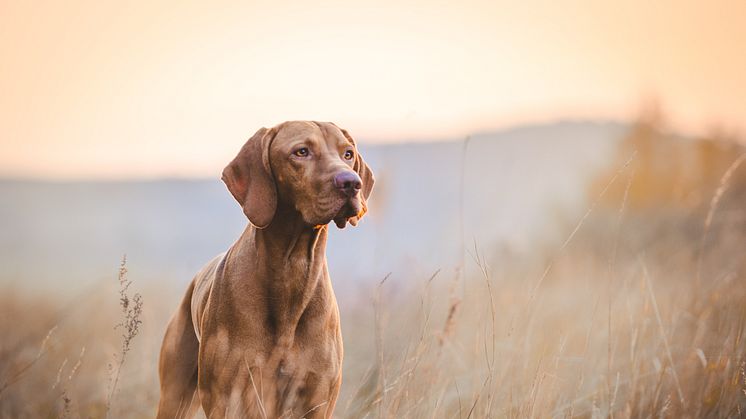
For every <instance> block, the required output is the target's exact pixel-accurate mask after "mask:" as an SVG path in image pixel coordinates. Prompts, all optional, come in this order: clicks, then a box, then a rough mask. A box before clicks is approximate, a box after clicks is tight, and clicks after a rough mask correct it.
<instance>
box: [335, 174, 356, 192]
mask: <svg viewBox="0 0 746 419" xmlns="http://www.w3.org/2000/svg"><path fill="white" fill-rule="evenodd" d="M334 187H335V188H337V189H339V190H340V191H343V192H344V193H346V194H347V195H349V196H352V195H354V194H355V193H356V192H357V191H359V190H360V188H362V187H363V182H362V181H361V180H360V176H358V175H357V173H355V172H353V171H350V170H345V171H343V172H339V173H337V174H336V175H334Z"/></svg>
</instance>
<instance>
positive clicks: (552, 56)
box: [0, 0, 746, 178]
mask: <svg viewBox="0 0 746 419" xmlns="http://www.w3.org/2000/svg"><path fill="white" fill-rule="evenodd" d="M517 3H521V4H520V5H518V4H517ZM610 3H611V2H598V1H588V2H577V1H571V2H560V1H546V2H513V1H511V2H498V1H460V2H455V1H453V2H437V1H433V0H429V1H422V2H402V1H388V0H386V1H380V0H378V1H368V2H359V3H356V2H353V1H349V0H347V1H333V2H320V1H314V2H297V3H287V2H280V1H269V2H255V1H252V2H240V3H239V2H236V3H228V2H224V3H220V2H204V1H200V2H189V1H160V2H154V1H149V2H140V3H138V2H127V1H125V2H114V1H101V0H92V1H77V0H74V1H11V0H0V175H11V176H31V177H53V178H70V177H97V178H117V177H133V176H134V177H148V176H217V174H219V172H220V170H221V169H222V167H223V166H224V164H225V163H226V162H227V161H228V160H229V159H230V158H232V157H233V155H234V154H235V152H236V151H237V150H238V148H239V147H240V145H241V144H242V143H243V141H244V140H245V139H246V138H247V137H248V136H249V135H250V134H252V133H253V132H254V131H255V130H256V129H257V128H259V127H261V126H269V125H274V124H275V123H278V122H281V121H283V120H287V119H319V120H332V121H335V122H337V123H339V124H340V125H342V126H344V127H346V128H348V129H349V130H350V131H351V132H352V133H353V135H354V136H356V137H358V138H359V139H361V140H362V141H370V142H373V141H396V140H407V139H438V138H449V137H450V138H453V137H460V136H463V135H465V134H468V133H470V132H475V131H486V130H491V129H496V128H504V127H508V126H511V125H515V124H521V123H527V122H542V121H551V120H556V119H562V118H614V119H626V118H630V117H633V116H634V115H635V114H636V113H637V111H638V110H639V108H640V104H641V103H642V102H643V101H644V99H645V98H651V97H657V98H659V100H660V102H661V103H662V104H663V107H664V109H665V111H666V112H667V114H668V116H669V118H670V121H671V123H672V125H673V126H674V127H675V128H676V129H678V130H682V131H688V132H694V133H696V132H703V131H704V130H706V129H707V128H708V127H710V126H712V125H713V124H720V125H722V126H724V127H726V128H729V129H735V130H738V131H739V132H741V133H744V132H746V1H743V0H734V1H708V2H705V1H700V2H696V3H695V2H689V1H657V2H650V1H638V0H635V1H619V2H616V3H618V4H616V5H610Z"/></svg>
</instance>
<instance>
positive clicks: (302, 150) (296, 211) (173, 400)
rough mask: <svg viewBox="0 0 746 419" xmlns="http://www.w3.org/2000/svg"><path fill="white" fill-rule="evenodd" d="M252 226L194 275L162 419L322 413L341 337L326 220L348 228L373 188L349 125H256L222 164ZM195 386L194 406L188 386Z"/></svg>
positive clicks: (165, 361)
mask: <svg viewBox="0 0 746 419" xmlns="http://www.w3.org/2000/svg"><path fill="white" fill-rule="evenodd" d="M223 181H224V182H225V184H226V185H227V186H228V190H230V192H231V194H232V195H233V196H234V197H235V198H236V200H237V201H238V202H239V203H240V204H241V206H242V207H243V211H244V213H245V214H246V216H247V217H248V219H249V221H251V224H250V225H249V226H248V227H247V228H246V230H245V231H244V233H243V234H242V235H241V237H240V238H239V239H238V241H237V242H236V243H235V244H234V245H233V246H232V247H231V248H230V249H229V250H228V251H227V252H226V253H224V254H222V255H220V256H218V257H216V258H215V259H213V260H212V261H211V262H210V263H208V264H207V266H205V267H204V268H203V269H202V270H201V271H200V272H199V273H198V274H197V276H196V277H195V278H194V280H193V281H192V283H191V284H190V286H189V288H188V290H187V292H186V295H185V296H184V299H183V301H182V302H181V305H180V306H179V309H178V311H177V312H176V314H175V315H174V317H173V318H172V319H171V322H170V323H169V325H168V329H167V330H166V335H165V337H164V339H163V346H162V348H161V357H160V363H159V368H158V370H159V375H160V380H161V399H160V403H159V406H158V417H159V418H183V417H191V416H193V415H194V413H195V412H196V410H197V408H198V407H199V404H200V403H201V405H202V408H203V409H204V411H205V413H206V414H207V416H208V417H209V418H223V417H256V418H276V417H293V418H297V417H323V418H329V417H330V416H331V415H332V411H333V410H334V404H335V402H336V399H337V395H338V393H339V387H340V384H341V380H342V335H341V330H340V323H339V311H338V309H337V302H336V299H335V297H334V291H333V290H332V284H331V282H330V280H329V273H328V271H327V266H326V255H325V248H326V238H327V224H328V223H329V222H330V221H334V222H335V223H336V224H337V226H339V227H340V228H343V227H344V226H345V223H346V222H347V221H349V222H350V223H351V224H353V225H356V224H357V222H358V221H359V219H360V217H362V216H363V214H364V213H365V212H366V210H367V207H366V199H367V198H368V196H369V195H370V192H371V189H372V188H373V182H374V180H373V175H372V173H371V171H370V168H369V167H368V166H367V165H366V164H365V162H364V161H363V159H362V157H361V156H360V155H359V154H358V152H357V148H356V146H355V141H354V140H353V139H352V137H351V136H350V135H349V134H348V133H347V131H345V130H343V129H340V128H338V127H337V126H336V125H334V124H332V123H319V122H306V121H292V122H285V123H282V124H280V125H278V126H276V127H274V128H271V129H265V128H262V129H260V130H259V131H257V133H256V134H254V136H253V137H251V139H249V141H247V142H246V144H245V145H244V146H243V148H241V151H240V152H239V153H238V156H236V158H235V159H234V160H233V161H232V162H231V163H230V164H228V166H227V167H226V168H225V170H224V171H223ZM196 393H198V394H199V399H198V400H199V402H198V401H197V399H196V398H195V394H196Z"/></svg>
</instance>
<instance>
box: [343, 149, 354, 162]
mask: <svg viewBox="0 0 746 419" xmlns="http://www.w3.org/2000/svg"><path fill="white" fill-rule="evenodd" d="M354 156H355V154H354V153H353V152H352V150H347V151H345V160H352V157H354Z"/></svg>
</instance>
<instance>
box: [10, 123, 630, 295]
mask: <svg viewBox="0 0 746 419" xmlns="http://www.w3.org/2000/svg"><path fill="white" fill-rule="evenodd" d="M627 129H628V127H627V126H626V125H623V124H616V123H590V122H565V123H557V124H550V125H541V126H527V127H521V128H516V129H511V130H507V131H501V132H497V133H489V134H479V135H474V136H472V137H471V138H470V140H469V141H468V144H466V146H465V144H464V141H463V140H458V141H456V140H454V141H447V142H437V143H412V144H395V145H369V146H364V147H363V148H362V153H363V154H364V156H365V158H366V160H367V161H368V163H369V164H370V165H371V167H373V169H374V171H375V173H376V175H377V179H378V183H377V185H376V190H375V191H374V195H373V196H372V198H371V201H370V204H371V205H370V213H369V215H368V216H367V217H366V219H365V220H364V221H363V223H361V225H360V226H359V227H357V228H349V227H348V228H346V229H345V230H343V231H339V230H337V229H336V227H332V228H331V231H332V233H331V238H330V240H329V263H330V270H331V272H332V277H333V279H334V281H335V286H336V287H337V288H338V289H339V290H340V292H344V290H345V289H353V288H354V287H355V284H358V283H359V281H368V280H373V279H380V278H382V277H383V276H384V275H385V274H386V273H389V272H392V273H393V275H392V280H407V278H411V277H417V278H419V277H425V276H427V275H430V274H431V273H432V272H433V271H435V270H436V269H438V268H441V269H443V270H445V271H448V270H452V269H454V268H455V267H456V266H457V265H458V264H459V261H460V258H461V255H462V249H463V246H464V242H465V243H466V246H468V247H471V246H472V243H473V242H474V241H476V242H477V243H478V244H479V245H480V247H481V248H482V249H483V250H486V251H489V250H490V249H495V248H497V247H507V248H510V249H513V250H515V251H517V252H525V251H530V249H531V247H532V245H534V244H535V243H537V241H538V240H541V239H543V238H546V237H550V236H552V235H556V234H557V228H558V225H557V223H556V221H557V219H556V218H555V216H556V215H557V214H574V213H577V212H579V211H581V210H582V209H584V208H585V207H586V205H587V203H586V197H587V188H588V186H589V185H590V184H591V182H592V181H593V178H594V176H595V174H597V173H599V172H600V171H602V170H604V169H606V167H607V166H608V164H610V163H611V162H612V161H614V157H615V155H614V151H615V150H616V149H617V146H618V141H619V140H620V139H621V138H623V137H624V135H625V133H626V132H627ZM218 177H219V176H218V174H216V176H215V178H214V179H196V180H153V181H131V182H128V181H121V182H61V183H60V182H43V181H23V180H4V181H0V232H1V233H0V282H2V283H4V284H7V283H15V284H18V285H19V286H24V287H34V288H37V287H38V288H44V289H48V290H62V289H80V288H81V287H85V286H86V285H88V284H91V283H93V282H95V281H98V280H101V279H104V278H111V277H113V274H114V272H115V270H116V268H117V266H118V263H119V259H120V258H121V256H122V254H124V253H126V254H127V255H128V259H129V269H130V273H131V278H133V279H136V280H138V281H142V282H148V281H178V282H187V281H188V280H189V279H191V276H192V274H193V273H194V272H195V271H196V270H197V269H198V268H199V267H200V266H201V265H202V264H203V263H205V262H206V261H207V260H209V259H210V258H211V257H212V256H213V255H215V254H217V253H219V252H221V251H223V250H225V249H226V248H227V247H228V246H230V245H231V243H232V242H233V240H234V239H235V238H236V237H237V236H238V235H239V234H240V232H241V231H242V229H243V228H244V226H245V225H246V220H245V218H244V216H243V214H242V213H241V211H240V209H239V207H238V205H237V204H236V203H235V202H234V201H233V198H232V197H231V196H230V194H229V193H228V192H227V191H226V190H225V187H224V186H223V184H222V183H221V182H220V180H219V179H218ZM462 185H463V190H462ZM462 199H463V205H462ZM462 215H463V216H462ZM462 229H463V234H462ZM462 239H463V240H462Z"/></svg>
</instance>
